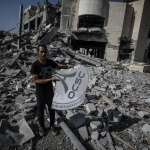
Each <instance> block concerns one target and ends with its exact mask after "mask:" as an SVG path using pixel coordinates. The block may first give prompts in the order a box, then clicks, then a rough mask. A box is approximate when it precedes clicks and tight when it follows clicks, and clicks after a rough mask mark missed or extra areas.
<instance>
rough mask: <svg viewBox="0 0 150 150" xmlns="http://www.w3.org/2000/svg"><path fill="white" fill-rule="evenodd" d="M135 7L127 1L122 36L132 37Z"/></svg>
mask: <svg viewBox="0 0 150 150" xmlns="http://www.w3.org/2000/svg"><path fill="white" fill-rule="evenodd" d="M133 20H134V8H133V7H132V6H131V5H129V4H128V3H127V5H126V11H125V18H124V23H123V28H122V34H121V37H127V38H128V39H131V37H132V32H133V24H132V21H133Z"/></svg>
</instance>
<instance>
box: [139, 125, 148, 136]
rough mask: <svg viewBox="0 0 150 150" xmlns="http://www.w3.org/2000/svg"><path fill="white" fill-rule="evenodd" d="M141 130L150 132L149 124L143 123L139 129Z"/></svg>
mask: <svg viewBox="0 0 150 150" xmlns="http://www.w3.org/2000/svg"><path fill="white" fill-rule="evenodd" d="M141 130H142V131H143V132H145V133H148V134H149V133H150V125H149V124H145V125H144V126H143V127H142V129H141Z"/></svg>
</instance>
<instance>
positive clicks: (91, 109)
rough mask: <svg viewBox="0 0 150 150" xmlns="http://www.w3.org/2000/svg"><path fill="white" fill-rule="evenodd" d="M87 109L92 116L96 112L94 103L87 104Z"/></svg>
mask: <svg viewBox="0 0 150 150" xmlns="http://www.w3.org/2000/svg"><path fill="white" fill-rule="evenodd" d="M85 108H86V110H87V112H88V114H92V113H94V112H95V111H96V107H95V106H94V104H93V103H88V104H86V105H85Z"/></svg>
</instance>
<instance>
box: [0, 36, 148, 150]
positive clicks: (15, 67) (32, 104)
mask: <svg viewBox="0 0 150 150" xmlns="http://www.w3.org/2000/svg"><path fill="white" fill-rule="evenodd" d="M36 47H37V43H34V46H33V45H31V44H28V45H26V46H24V48H23V49H22V50H17V49H15V48H13V47H11V48H9V47H2V48H1V53H0V120H1V119H3V118H5V119H8V120H9V121H10V122H11V123H14V122H18V121H19V120H21V119H22V118H25V119H26V120H27V122H28V124H29V125H30V124H31V120H36V119H37V117H36V97H35V84H34V83H33V79H32V76H31V74H30V69H31V64H32V63H33V62H34V61H35V60H36V59H37V56H36V51H35V48H36ZM48 49H49V58H51V59H53V60H54V61H56V62H57V63H59V64H74V65H76V64H79V63H80V64H84V65H86V66H89V67H91V68H93V70H94V75H93V76H92V77H91V81H90V83H89V85H88V87H87V91H86V96H85V100H84V104H82V105H81V106H79V107H78V108H76V109H73V110H68V111H59V114H60V115H61V117H62V119H63V120H64V121H65V122H66V124H67V125H68V126H69V127H70V128H71V130H72V131H73V133H74V134H75V135H76V136H77V138H78V139H80V140H81V142H82V143H83V145H84V146H85V147H86V148H87V149H103V150H105V149H111V150H113V149H118V150H121V149H139V150H140V149H141V150H143V149H144V150H148V149H150V146H149V145H150V135H149V133H150V118H149V116H150V111H149V108H150V99H149V94H150V88H149V87H150V86H149V85H150V80H149V79H150V75H149V74H147V73H140V72H135V71H128V69H126V68H124V67H122V66H121V65H120V64H119V63H110V62H107V61H104V60H103V61H102V60H100V59H94V58H89V57H86V56H83V55H82V54H81V55H80V54H79V53H78V54H77V53H75V52H74V51H72V49H71V47H70V46H68V45H67V43H66V38H61V37H55V38H54V39H53V41H52V43H51V44H49V45H48ZM66 52H67V53H68V52H69V53H72V54H73V55H74V57H73V58H74V59H72V57H71V56H69V55H67V54H66ZM75 56H76V57H78V58H80V59H78V60H77V59H75V58H76V57H75ZM81 58H83V59H82V60H84V62H83V61H80V60H81ZM87 60H88V61H87ZM86 61H87V63H86ZM93 62H94V63H95V64H96V65H92V64H93ZM56 123H57V122H56ZM33 130H34V129H33Z"/></svg>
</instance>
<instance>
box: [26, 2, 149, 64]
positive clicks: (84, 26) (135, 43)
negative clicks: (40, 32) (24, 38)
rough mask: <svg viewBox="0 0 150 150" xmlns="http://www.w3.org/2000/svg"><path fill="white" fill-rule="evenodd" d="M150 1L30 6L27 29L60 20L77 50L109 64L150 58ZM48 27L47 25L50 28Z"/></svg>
mask: <svg viewBox="0 0 150 150" xmlns="http://www.w3.org/2000/svg"><path fill="white" fill-rule="evenodd" d="M149 7H150V1H149V0H130V1H124V2H108V1H107V0H92V1H91V0H62V4H60V3H58V4H57V7H53V6H52V5H50V3H49V2H48V1H46V2H45V5H44V7H42V8H41V7H40V4H39V3H38V6H37V7H35V6H29V8H27V9H26V10H25V12H24V29H28V30H36V29H37V28H38V27H39V26H40V24H43V23H45V22H46V23H47V24H49V23H52V22H55V20H57V25H56V26H57V27H58V28H59V29H60V32H62V33H65V34H67V35H68V41H69V42H70V43H71V45H72V46H73V48H74V50H80V52H81V53H83V54H86V55H88V54H90V55H91V56H92V55H93V56H94V57H97V58H101V59H106V60H108V61H120V60H124V59H130V60H131V61H136V62H147V60H148V59H150V52H149V51H150V13H149ZM47 24H46V25H47Z"/></svg>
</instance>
